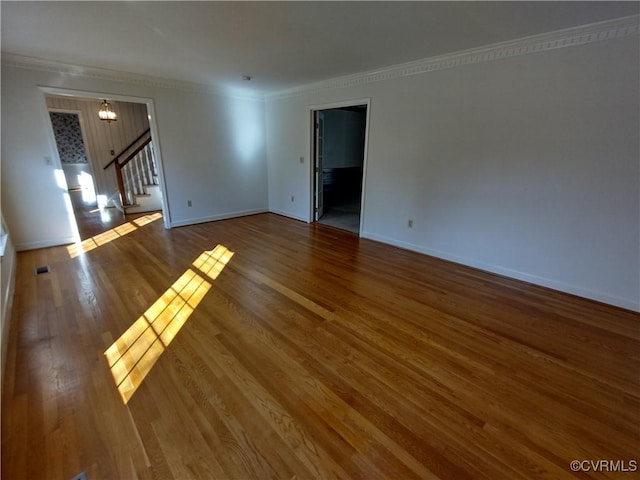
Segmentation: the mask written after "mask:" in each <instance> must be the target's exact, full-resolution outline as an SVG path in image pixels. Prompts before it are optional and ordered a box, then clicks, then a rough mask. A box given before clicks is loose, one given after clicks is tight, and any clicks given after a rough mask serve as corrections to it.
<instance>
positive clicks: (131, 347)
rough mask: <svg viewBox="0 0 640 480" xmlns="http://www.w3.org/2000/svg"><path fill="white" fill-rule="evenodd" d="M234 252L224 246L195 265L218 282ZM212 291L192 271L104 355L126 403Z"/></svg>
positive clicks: (209, 284) (203, 255)
mask: <svg viewBox="0 0 640 480" xmlns="http://www.w3.org/2000/svg"><path fill="white" fill-rule="evenodd" d="M232 256H233V252H232V251H230V250H229V249H227V248H226V247H224V246H222V245H218V246H216V247H215V248H214V249H213V250H211V251H205V252H203V253H202V254H201V255H200V256H199V257H198V258H197V259H196V261H194V262H193V266H194V267H196V268H197V269H199V270H200V272H201V273H203V274H205V275H206V276H208V277H209V278H210V279H212V280H215V279H216V278H217V277H218V275H220V272H221V271H222V270H223V269H224V267H225V266H226V264H227V263H228V262H229V260H230V259H231V257H232ZM210 288H211V283H209V282H208V281H207V280H205V279H204V278H203V277H202V276H200V275H199V274H198V273H196V272H195V271H194V270H192V269H191V268H188V269H187V270H186V271H185V272H184V273H183V274H182V275H181V276H180V278H178V280H176V281H175V282H174V284H173V285H172V286H171V287H169V288H168V289H167V290H166V291H165V292H164V293H163V294H162V295H161V296H160V297H159V298H158V300H156V301H155V302H154V303H153V305H151V306H150V307H149V308H148V309H147V311H146V312H144V314H142V316H140V317H139V318H138V319H137V320H136V321H135V322H134V323H133V325H131V327H129V329H128V330H127V331H126V332H124V333H123V334H122V336H120V338H118V339H117V340H116V341H115V342H113V344H112V345H111V346H110V347H109V348H108V349H107V350H106V351H105V352H104V354H105V356H106V357H107V362H108V364H109V368H110V369H111V373H112V375H113V379H114V381H115V383H116V386H117V388H118V391H119V392H120V396H121V397H122V401H123V402H124V403H125V404H126V403H127V402H128V401H129V399H131V397H132V396H133V394H134V393H135V391H136V390H137V388H138V387H139V386H140V384H141V383H142V381H143V380H144V378H145V377H146V376H147V374H148V373H149V372H150V371H151V369H152V367H153V366H154V365H155V363H156V362H157V361H158V358H160V355H161V354H162V352H164V350H165V349H166V348H167V347H168V346H169V344H170V343H171V342H172V341H173V339H174V338H175V336H176V335H177V334H178V332H179V331H180V329H181V328H182V326H183V325H184V324H185V323H186V321H187V319H188V318H189V317H190V316H191V314H192V313H193V311H194V310H195V309H196V307H197V306H198V304H199V303H200V302H201V301H202V299H203V298H204V296H205V295H206V294H207V292H208V291H209V289H210Z"/></svg>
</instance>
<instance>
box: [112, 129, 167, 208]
mask: <svg viewBox="0 0 640 480" xmlns="http://www.w3.org/2000/svg"><path fill="white" fill-rule="evenodd" d="M141 152H142V155H140V154H141ZM134 159H138V160H136V162H134V165H133V166H132V167H129V168H126V167H127V166H128V165H129V164H130V162H131V161H132V160H134ZM111 165H114V167H115V172H116V182H117V185H118V192H119V193H120V200H121V204H122V206H123V207H126V206H128V205H131V204H133V203H134V201H135V199H134V195H135V194H136V192H139V193H138V194H141V193H144V185H145V183H146V184H147V185H154V184H157V180H156V178H157V173H156V172H157V169H156V164H155V159H154V156H153V148H152V147H151V130H150V129H147V130H145V131H144V132H142V134H141V135H140V136H139V137H138V138H136V139H135V140H134V141H133V142H131V143H130V144H129V145H127V146H126V147H125V148H124V149H123V150H122V152H120V153H119V154H118V155H116V156H115V157H114V158H113V160H111V161H110V162H109V163H108V164H107V165H105V166H104V170H106V169H107V168H109V167H110V166H111ZM134 170H135V171H134ZM125 179H126V180H125ZM136 183H137V184H139V185H138V186H137V187H136Z"/></svg>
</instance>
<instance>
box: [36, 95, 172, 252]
mask: <svg viewBox="0 0 640 480" xmlns="http://www.w3.org/2000/svg"><path fill="white" fill-rule="evenodd" d="M43 90H44V92H43V93H44V96H45V100H46V105H47V110H48V114H49V118H50V120H51V127H52V132H53V139H54V141H55V146H56V149H57V153H58V159H57V160H59V169H58V170H56V172H57V173H58V172H59V173H60V174H61V175H60V177H61V178H60V179H59V184H60V185H61V188H62V187H63V185H64V190H66V195H67V196H68V198H69V200H70V202H69V207H71V208H70V211H69V213H70V217H72V218H73V220H75V224H76V227H77V232H78V236H79V240H85V239H87V238H91V237H94V236H95V235H98V234H101V233H104V232H107V231H110V230H111V229H113V228H116V227H118V226H120V225H123V224H125V223H127V222H129V221H130V220H133V219H135V218H136V217H139V216H144V215H146V214H149V213H152V212H159V211H162V212H163V214H164V211H165V205H164V200H163V198H164V195H163V193H164V188H163V185H162V183H163V182H161V170H160V168H159V167H160V161H159V160H160V159H159V156H158V152H157V149H156V148H155V146H154V144H153V142H152V133H151V132H152V130H153V131H155V126H154V125H153V121H152V118H153V117H152V111H151V110H150V108H151V109H152V107H151V106H150V104H149V103H148V102H143V101H137V99H134V98H126V97H121V98H118V99H115V100H114V99H110V100H109V103H110V105H111V106H112V108H113V109H114V110H115V111H116V113H117V120H111V121H105V120H103V119H100V118H99V116H98V111H99V110H100V108H101V105H102V103H103V102H104V100H103V97H101V96H100V97H98V96H95V97H94V96H92V95H91V96H89V95H86V94H85V95H83V94H76V93H75V92H68V91H60V90H57V89H44V88H43ZM82 93H84V92H82ZM114 162H117V163H118V165H117V167H118V168H116V165H115V163H114ZM55 163H56V164H57V163H58V162H55ZM166 221H167V219H166V215H165V225H166Z"/></svg>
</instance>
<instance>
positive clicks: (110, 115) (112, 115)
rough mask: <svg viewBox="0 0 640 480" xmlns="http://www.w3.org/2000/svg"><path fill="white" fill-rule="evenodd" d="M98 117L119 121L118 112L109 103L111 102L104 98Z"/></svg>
mask: <svg viewBox="0 0 640 480" xmlns="http://www.w3.org/2000/svg"><path fill="white" fill-rule="evenodd" d="M98 117H99V118H100V120H104V121H105V122H107V123H111V122H117V121H118V115H117V114H116V112H114V111H113V110H111V105H109V102H107V101H106V100H104V101H103V102H102V105H100V110H98Z"/></svg>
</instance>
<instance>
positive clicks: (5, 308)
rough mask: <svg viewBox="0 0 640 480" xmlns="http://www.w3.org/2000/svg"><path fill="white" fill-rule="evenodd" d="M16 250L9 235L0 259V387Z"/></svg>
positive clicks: (14, 274) (2, 383)
mask: <svg viewBox="0 0 640 480" xmlns="http://www.w3.org/2000/svg"><path fill="white" fill-rule="evenodd" d="M16 260H17V258H16V250H15V248H14V246H13V241H12V239H11V236H10V235H7V237H6V239H5V243H4V250H3V252H2V258H0V285H1V290H0V372H1V374H0V385H4V370H5V366H6V362H7V346H8V344H9V328H10V324H9V321H10V319H11V306H12V304H13V292H14V290H15V283H16V263H17V262H16Z"/></svg>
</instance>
